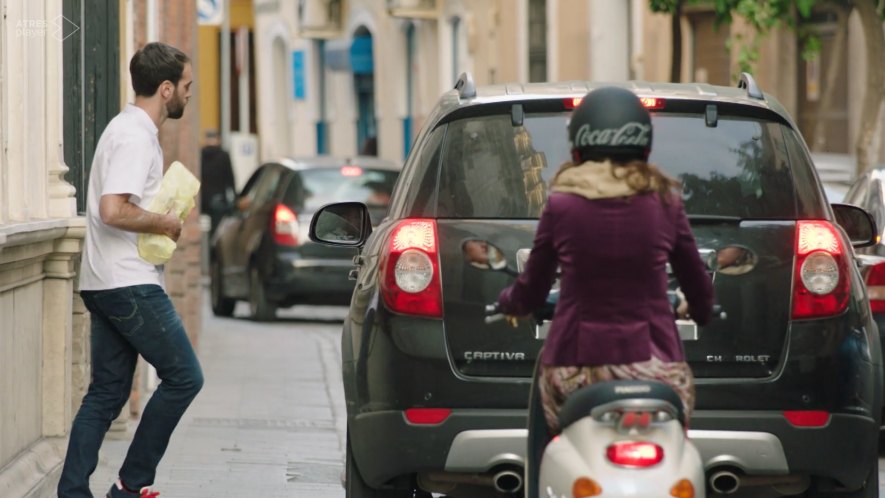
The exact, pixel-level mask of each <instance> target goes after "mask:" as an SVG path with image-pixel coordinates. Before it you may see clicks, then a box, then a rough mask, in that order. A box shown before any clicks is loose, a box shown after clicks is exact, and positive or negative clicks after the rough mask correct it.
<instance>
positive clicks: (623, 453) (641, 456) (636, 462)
mask: <svg viewBox="0 0 885 498" xmlns="http://www.w3.org/2000/svg"><path fill="white" fill-rule="evenodd" d="M605 455H606V456H607V457H608V460H609V461H610V462H611V463H613V464H615V465H619V466H621V467H632V468H643V467H651V466H652V465H657V464H659V463H661V460H663V459H664V448H661V447H660V446H659V445H657V444H654V443H647V442H644V441H619V442H617V443H612V444H610V445H609V446H608V448H606V450H605Z"/></svg>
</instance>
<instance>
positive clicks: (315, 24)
mask: <svg viewBox="0 0 885 498" xmlns="http://www.w3.org/2000/svg"><path fill="white" fill-rule="evenodd" d="M346 10H347V0H299V1H298V20H299V26H298V28H299V33H300V35H301V36H302V37H304V38H322V39H328V38H338V37H340V36H342V35H343V31H344V18H345V14H346Z"/></svg>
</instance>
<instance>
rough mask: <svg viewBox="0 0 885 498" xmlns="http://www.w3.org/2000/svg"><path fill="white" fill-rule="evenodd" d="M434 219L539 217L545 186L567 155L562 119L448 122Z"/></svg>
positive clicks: (542, 116)
mask: <svg viewBox="0 0 885 498" xmlns="http://www.w3.org/2000/svg"><path fill="white" fill-rule="evenodd" d="M443 147H444V152H443V159H442V171H441V172H440V187H439V198H438V206H437V215H438V216H439V217H442V218H447V217H451V218H537V217H538V216H539V215H540V213H541V208H542V207H543V205H544V203H545V202H546V192H547V187H546V185H547V182H548V181H549V180H550V178H552V177H553V175H554V174H555V173H556V170H557V169H558V168H559V165H560V164H562V162H564V161H565V159H566V157H567V156H568V143H567V138H566V133H565V115H562V114H530V115H528V116H526V118H525V119H524V125H523V126H513V125H512V124H511V121H510V115H509V114H508V115H494V116H485V117H481V118H468V119H462V120H457V121H453V122H451V123H449V125H448V130H447V132H446V138H445V144H444V146H443Z"/></svg>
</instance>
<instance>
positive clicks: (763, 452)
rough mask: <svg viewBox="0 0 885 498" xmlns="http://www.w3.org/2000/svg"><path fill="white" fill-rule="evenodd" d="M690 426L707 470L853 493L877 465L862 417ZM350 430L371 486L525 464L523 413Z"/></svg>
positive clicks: (379, 415)
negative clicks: (803, 424) (813, 423)
mask: <svg viewBox="0 0 885 498" xmlns="http://www.w3.org/2000/svg"><path fill="white" fill-rule="evenodd" d="M691 423H692V429H691V430H690V431H689V438H690V439H691V441H692V443H694V445H695V446H696V447H697V449H698V451H699V452H700V454H701V459H702V460H703V462H704V467H705V470H706V471H710V470H713V469H716V468H719V467H732V468H736V469H739V470H740V471H742V472H743V473H744V474H747V475H786V474H800V475H809V476H817V477H823V478H828V479H832V480H834V481H836V482H837V483H838V484H839V485H841V486H844V487H845V488H849V489H855V488H859V487H860V486H861V485H862V484H863V482H864V479H865V478H866V477H867V473H868V471H869V469H870V466H871V465H877V462H878V453H877V444H878V438H877V434H878V427H876V424H875V421H873V420H872V419H870V418H867V417H861V416H854V415H844V414H836V415H833V416H832V417H831V419H830V421H829V423H828V424H827V425H826V426H824V427H821V428H798V427H794V426H792V425H790V424H789V422H787V421H786V419H784V417H783V416H782V415H781V414H780V413H778V412H747V413H735V412H704V411H701V412H696V413H695V416H694V417H693V418H692V422H691ZM350 424H351V425H350V427H351V442H352V444H353V450H354V453H355V455H354V457H355V459H356V463H357V466H358V467H359V469H360V473H361V474H362V475H363V478H364V479H366V481H367V482H368V483H369V484H371V485H373V486H380V485H381V484H382V483H384V482H386V481H388V480H390V479H392V478H394V477H396V476H400V475H408V474H413V473H417V472H422V471H438V470H440V469H442V470H444V471H446V472H453V473H461V472H466V473H484V472H487V471H489V470H491V469H493V468H495V467H497V466H501V465H520V466H521V465H523V463H524V458H525V452H526V448H525V445H526V436H527V431H526V429H525V412H524V411H522V410H455V411H453V412H452V415H451V416H450V417H449V418H448V419H447V420H446V421H444V422H443V423H441V424H438V425H432V426H417V425H413V424H410V423H408V422H407V421H406V420H405V417H404V416H403V414H402V412H398V411H384V412H376V413H371V414H363V415H359V416H357V417H355V418H354V419H353V420H351V422H350Z"/></svg>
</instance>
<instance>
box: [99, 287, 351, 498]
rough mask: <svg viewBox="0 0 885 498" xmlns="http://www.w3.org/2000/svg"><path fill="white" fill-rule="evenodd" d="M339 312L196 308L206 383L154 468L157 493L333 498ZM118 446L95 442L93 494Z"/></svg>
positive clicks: (339, 419)
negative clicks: (276, 314) (229, 315)
mask: <svg viewBox="0 0 885 498" xmlns="http://www.w3.org/2000/svg"><path fill="white" fill-rule="evenodd" d="M207 301H208V300H207ZM245 311H246V310H245V309H242V308H238V309H237V312H238V314H240V313H243V314H244V312H245ZM345 312H346V310H345V308H319V307H295V308H292V309H290V310H285V311H283V312H281V313H280V315H281V316H282V318H283V319H282V320H280V321H278V322H275V323H270V324H257V323H254V322H251V321H249V320H246V319H243V318H233V319H218V318H215V317H213V316H211V313H209V312H208V310H206V312H205V313H204V321H203V334H202V336H201V337H200V345H199V356H200V361H201V363H202V365H203V370H204V374H205V378H206V383H205V387H204V388H203V391H202V392H201V393H200V395H199V396H198V397H197V399H196V400H195V402H194V404H193V405H192V406H191V408H190V409H189V410H188V412H187V413H186V415H185V418H184V419H183V420H182V422H181V425H180V426H179V428H178V430H177V431H176V433H175V434H174V435H173V439H172V441H171V443H170V447H169V450H168V452H167V454H166V457H165V458H164V460H163V462H162V463H161V465H160V468H159V469H158V474H157V479H156V483H157V487H158V489H159V491H161V493H162V495H161V496H170V497H174V498H227V497H230V498H234V497H236V498H244V497H268V498H286V497H316V498H332V497H334V498H340V497H343V496H344V491H343V488H342V487H341V471H342V469H343V461H344V457H343V455H344V449H343V448H344V427H345V409H344V393H343V390H342V387H341V374H340V371H341V367H340V356H339V348H338V340H339V336H340V331H341V320H342V319H343V317H344V315H345ZM131 425H133V426H134V425H135V424H134V423H133V424H131ZM127 445H128V441H125V440H107V441H106V442H105V444H104V446H103V448H102V453H101V462H100V464H99V468H98V469H97V471H96V473H95V474H94V475H93V479H92V488H93V493H94V494H95V495H96V496H102V497H103V496H104V493H105V492H106V491H107V489H108V486H109V483H110V482H112V481H113V479H114V477H115V475H116V470H117V469H118V467H119V464H120V462H122V459H123V456H124V454H125V450H126V447H127Z"/></svg>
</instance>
